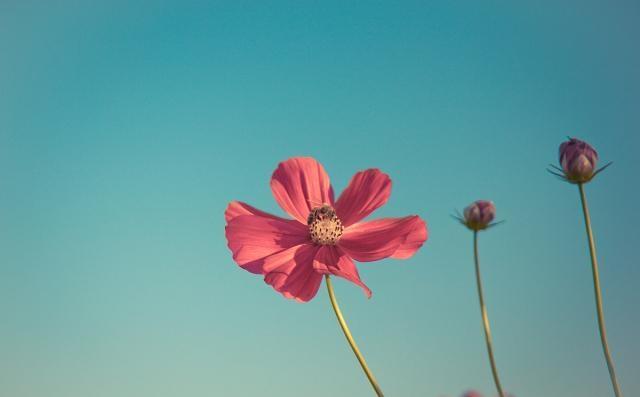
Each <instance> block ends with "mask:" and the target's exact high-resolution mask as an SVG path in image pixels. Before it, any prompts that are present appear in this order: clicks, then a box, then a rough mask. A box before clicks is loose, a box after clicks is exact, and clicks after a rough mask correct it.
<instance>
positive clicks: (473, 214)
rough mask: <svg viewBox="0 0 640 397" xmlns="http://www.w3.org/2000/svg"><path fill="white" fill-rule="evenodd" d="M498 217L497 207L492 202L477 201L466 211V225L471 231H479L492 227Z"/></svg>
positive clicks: (464, 221) (463, 220)
mask: <svg viewBox="0 0 640 397" xmlns="http://www.w3.org/2000/svg"><path fill="white" fill-rule="evenodd" d="M495 217H496V206H495V205H494V204H493V202H492V201H487V200H477V201H474V202H473V203H471V204H470V205H469V206H468V207H467V208H465V209H464V219H462V220H461V221H462V223H464V224H465V225H466V226H467V227H468V228H469V229H471V230H474V231H478V230H484V229H486V228H487V227H489V226H491V222H492V221H493V219H494V218H495Z"/></svg>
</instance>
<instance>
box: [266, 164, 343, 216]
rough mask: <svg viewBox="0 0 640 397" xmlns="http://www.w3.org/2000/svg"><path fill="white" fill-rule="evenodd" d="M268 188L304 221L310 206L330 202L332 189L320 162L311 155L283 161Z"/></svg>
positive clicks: (287, 209) (280, 201) (290, 212)
mask: <svg viewBox="0 0 640 397" xmlns="http://www.w3.org/2000/svg"><path fill="white" fill-rule="evenodd" d="M271 191H272V192H273V196H274V197H275V199H276V201H277V202H278V204H279V205H280V207H282V209H283V210H285V211H286V212H287V213H288V214H289V215H291V216H292V217H294V218H295V219H297V220H298V221H300V222H302V223H304V224H305V225H306V224H307V217H308V216H309V213H310V212H311V210H312V209H314V208H315V207H319V206H321V205H323V204H329V205H333V188H332V187H331V182H330V181H329V176H328V175H327V173H326V172H325V170H324V168H323V167H322V164H320V163H319V162H318V161H316V160H315V159H314V158H311V157H294V158H290V159H289V160H286V161H283V162H282V163H280V164H279V165H278V168H277V169H276V170H275V171H274V172H273V176H272V177H271Z"/></svg>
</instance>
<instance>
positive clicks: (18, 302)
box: [0, 0, 640, 397]
mask: <svg viewBox="0 0 640 397" xmlns="http://www.w3.org/2000/svg"><path fill="white" fill-rule="evenodd" d="M30 3H32V2H22V1H20V2H18V1H3V2H2V3H0V316H1V320H0V357H1V359H0V395H2V396H7V397H84V396H92V397H93V396H96V397H113V396H119V397H120V396H122V397H129V396H131V397H145V396H153V397H163V396H278V397H289V396H296V397H299V396H309V397H315V396H370V395H371V394H372V393H371V390H370V387H369V385H368V383H367V381H366V379H365V377H364V376H363V374H362V372H361V370H360V368H359V366H358V365H357V362H356V361H355V358H354V357H353V355H352V353H351V351H350V350H349V347H348V345H347V344H346V342H345V340H344V337H343V335H342V334H341V332H340V329H339V328H338V325H337V323H336V320H335V317H334V314H333V312H332V311H331V307H330V304H329V302H328V298H327V295H326V290H325V289H324V287H323V288H322V289H321V290H320V291H319V293H318V296H317V297H316V299H314V300H313V301H312V302H310V303H308V304H299V303H295V302H292V301H288V300H286V299H284V298H282V297H281V296H280V295H279V294H277V293H274V291H273V290H272V289H271V288H270V287H268V286H267V285H265V284H264V283H263V281H262V279H261V278H260V277H258V276H255V275H251V274H249V273H247V272H245V271H243V270H241V269H239V268H238V267H237V266H236V265H235V264H234V263H233V261H232V259H231V255H230V253H229V251H228V249H227V248H226V241H225V238H224V219H223V212H224V209H225V207H226V205H227V203H228V202H229V201H230V200H233V199H240V200H244V201H247V202H249V203H251V204H253V205H255V206H257V207H259V208H262V209H264V210H268V211H270V212H273V213H276V214H280V215H282V211H281V210H280V209H279V207H277V205H276V203H275V201H274V200H273V198H272V196H271V192H270V189H269V178H270V175H271V173H272V172H273V170H274V169H275V167H276V165H277V163H278V162H279V161H281V160H283V159H286V158H288V157H291V156H295V155H312V156H314V157H316V158H318V159H319V160H320V161H321V162H323V163H324V165H325V167H326V169H327V171H328V172H329V173H330V175H331V177H332V180H333V183H334V186H335V188H336V190H337V191H338V192H339V191H341V190H342V189H343V188H344V187H345V185H346V183H347V182H348V180H349V178H350V177H351V175H352V174H353V173H354V172H356V171H357V170H360V169H364V168H367V167H379V168H381V169H382V170H384V171H386V172H387V173H389V174H390V175H391V177H392V179H393V182H394V188H393V193H392V196H391V200H390V201H389V203H388V204H387V206H385V207H384V208H382V209H381V210H379V211H378V212H377V213H376V214H375V215H376V216H395V215H406V214H410V213H417V214H420V215H421V216H423V217H424V218H425V219H426V221H427V223H428V225H429V230H430V239H429V241H428V242H427V244H426V245H425V246H424V247H423V249H422V250H421V251H420V252H419V253H418V254H417V255H416V256H415V257H413V258H412V259H410V260H407V261H394V260H387V261H383V262H377V263H368V264H363V265H361V266H360V273H361V276H362V277H363V280H364V281H365V282H366V283H367V284H368V285H369V286H370V287H371V289H372V290H373V298H372V299H371V300H367V299H366V298H365V297H364V296H363V294H362V292H361V290H360V289H359V288H357V287H354V286H353V285H351V284H349V283H348V282H345V281H343V280H339V281H337V282H336V283H335V285H336V293H337V295H338V297H339V300H340V302H341V305H342V308H343V311H344V312H345V315H346V317H347V320H348V322H349V324H350V326H351V328H352V331H353V333H354V335H355V336H356V338H357V340H358V342H359V344H360V346H361V348H362V350H363V352H364V353H365V356H366V358H367V360H368V361H369V364H370V366H371V367H372V369H373V371H374V372H375V373H376V375H377V377H378V378H379V380H380V383H381V385H382V386H383V389H384V390H385V391H386V393H387V394H388V395H389V396H429V397H440V396H452V397H455V396H458V395H459V394H460V393H461V392H462V391H464V390H466V389H468V388H476V389H478V390H480V391H482V392H483V393H484V394H485V395H486V396H494V395H495V393H494V391H493V390H494V389H493V383H492V380H491V376H490V370H489V366H488V362H487V356H486V350H485V346H484V341H483V335H482V328H481V321H480V313H479V309H478V302H477V295H476V290H475V284H474V282H475V281H474V273H473V265H472V256H471V237H472V236H471V233H470V232H469V231H467V230H465V229H464V228H462V227H461V226H459V225H458V224H456V222H454V221H453V220H452V219H451V218H450V216H449V215H450V214H451V213H452V212H453V210H454V209H455V208H463V207H464V206H465V205H466V204H468V203H469V202H470V201H472V200H474V199H477V198H487V199H492V200H494V201H495V203H496V205H497V207H498V217H499V218H500V219H506V220H507V222H506V223H505V224H504V225H503V226H501V227H498V228H496V229H493V230H491V231H490V232H487V233H483V234H482V235H481V240H480V250H481V260H482V267H483V277H484V282H485V288H486V299H487V303H488V308H489V315H490V318H491V321H492V330H493V333H494V338H495V346H496V356H497V362H498V366H499V369H500V371H501V374H502V378H503V383H504V385H505V387H506V389H507V390H509V391H511V392H513V393H514V394H515V395H516V396H517V397H527V396H530V397H535V396H549V397H555V396H558V397H564V396H580V397H602V396H610V395H612V392H611V389H610V384H609V379H608V374H607V370H606V366H605V363H604V359H603V357H602V351H601V347H600V344H599V338H598V333H597V328H596V320H595V308H594V302H593V290H592V279H591V273H590V265H589V260H588V251H587V246H586V238H585V234H584V230H583V223H582V222H583V221H582V218H581V213H580V207H579V201H578V193H577V189H576V188H575V187H573V186H570V185H567V184H563V183H561V182H559V181H557V180H556V179H554V178H553V177H551V176H550V175H548V174H547V173H546V171H545V167H546V166H547V164H548V163H551V162H555V161H556V160H557V159H556V156H557V146H558V144H559V143H560V142H561V141H562V140H563V139H565V136H566V135H568V134H572V135H575V136H578V137H581V138H583V139H586V140H588V141H589V142H591V143H592V144H593V145H594V146H595V147H596V148H597V149H598V150H599V152H600V155H601V159H602V160H603V162H604V161H608V160H613V161H615V164H614V165H613V166H612V167H611V168H610V169H608V170H607V171H606V172H605V173H604V174H603V175H602V177H600V178H598V179H597V180H596V181H595V182H594V183H592V184H590V185H589V186H588V188H587V194H588V198H589V202H590V205H591V210H592V216H593V222H594V227H595V233H596V239H597V243H598V249H599V256H600V260H601V278H602V284H603V294H604V304H605V310H606V319H607V325H608V330H609V338H610V344H611V347H612V351H613V356H614V359H615V361H616V364H617V367H618V371H619V378H620V382H621V384H622V388H623V391H624V392H625V395H626V396H629V397H631V396H635V395H640V377H638V376H637V375H638V372H639V371H640V364H639V361H638V357H639V356H640V342H639V341H638V335H640V310H639V309H638V304H639V303H640V289H639V288H638V287H637V286H638V283H639V282H640V268H639V266H638V260H637V255H636V249H637V247H638V245H639V244H640V240H639V238H638V229H637V228H638V225H639V224H640V213H639V212H638V202H639V201H640V189H639V188H638V185H637V175H638V174H639V173H640V166H639V165H638V147H639V145H640V137H639V135H640V134H639V133H638V132H639V131H640V111H639V109H640V107H639V105H640V74H639V73H638V71H639V70H640V52H639V51H638V47H637V39H638V37H640V25H639V24H638V19H639V18H640V6H639V5H638V4H637V3H635V4H634V2H631V1H629V2H615V4H614V3H613V2H609V1H604V0H603V1H599V2H594V1H580V2H578V1H573V2H564V4H556V3H557V2H552V1H543V2H537V1H536V2H529V3H528V4H527V3H524V2H518V5H515V4H513V2H507V1H502V2H483V3H484V4H480V2H433V3H429V4H427V2H417V3H409V2H404V3H396V2H389V3H381V2H366V3H359V4H356V3H352V4H350V5H346V4H343V3H342V2H304V4H301V3H300V2H290V3H284V2H283V3H277V4H276V3H274V4H272V5H268V6H267V5H264V4H262V5H260V4H258V3H259V2H240V1H233V2H227V3H217V4H215V5H206V4H204V3H206V2H201V3H198V2H194V3H187V2H175V3H165V2H141V3H136V4H132V2H115V1H109V2H106V1H105V2H103V3H102V4H99V3H98V2H92V4H91V5H88V4H81V3H80V2H66V3H63V2H56V4H53V3H50V4H48V5H42V4H39V5H36V4H35V3H38V2H33V3H34V4H30ZM634 180H635V181H636V182H634Z"/></svg>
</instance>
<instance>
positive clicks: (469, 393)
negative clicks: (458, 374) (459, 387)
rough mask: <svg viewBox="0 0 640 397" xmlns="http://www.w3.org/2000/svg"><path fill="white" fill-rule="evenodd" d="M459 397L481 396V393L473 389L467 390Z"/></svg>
mask: <svg viewBox="0 0 640 397" xmlns="http://www.w3.org/2000/svg"><path fill="white" fill-rule="evenodd" d="M460 397H482V394H480V392H478V391H475V390H468V391H466V392H464V393H462V396H460Z"/></svg>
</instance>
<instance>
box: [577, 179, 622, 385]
mask: <svg viewBox="0 0 640 397" xmlns="http://www.w3.org/2000/svg"><path fill="white" fill-rule="evenodd" d="M578 188H579V189H580V201H581V202H582V213H583V214H584V224H585V227H586V229H587V237H588V239H589V254H590V255H591V270H592V272H593V290H594V292H595V296H596V311H597V313H598V328H599V329H600V341H601V342H602V350H603V352H604V358H605V360H606V361H607V367H608V368H609V376H610V377H611V385H612V386H613V392H614V393H615V395H616V397H622V393H621V392H620V386H619V385H618V379H617V378H616V370H615V368H614V366H613V359H612V358H611V352H610V351H609V343H607V330H606V328H605V325H604V312H603V310H602V293H601V292H600V275H599V274H598V258H597V257H596V243H595V240H594V239H593V230H592V228H591V217H590V216H589V208H588V207H587V197H586V195H585V194H584V185H583V184H582V183H579V184H578Z"/></svg>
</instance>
